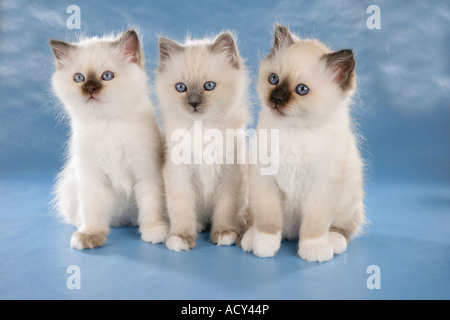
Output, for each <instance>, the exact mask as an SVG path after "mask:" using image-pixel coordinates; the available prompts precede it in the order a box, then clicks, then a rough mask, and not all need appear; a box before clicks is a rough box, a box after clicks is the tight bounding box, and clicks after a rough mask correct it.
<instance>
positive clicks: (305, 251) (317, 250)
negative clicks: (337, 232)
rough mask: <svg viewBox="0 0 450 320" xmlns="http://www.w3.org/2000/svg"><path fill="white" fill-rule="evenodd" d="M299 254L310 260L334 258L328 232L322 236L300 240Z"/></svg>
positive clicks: (321, 260)
mask: <svg viewBox="0 0 450 320" xmlns="http://www.w3.org/2000/svg"><path fill="white" fill-rule="evenodd" d="M298 255H299V256H300V258H302V259H303V260H306V261H308V262H324V261H328V260H331V259H333V246H332V245H331V243H330V241H329V237H328V233H327V234H326V235H324V236H322V237H320V238H313V239H304V240H300V243H299V248H298Z"/></svg>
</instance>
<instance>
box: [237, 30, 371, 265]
mask: <svg viewBox="0 0 450 320" xmlns="http://www.w3.org/2000/svg"><path fill="white" fill-rule="evenodd" d="M355 77H356V76H355V60H354V57H353V53H352V51H351V50H341V51H337V52H332V51H330V50H329V49H328V48H327V47H326V46H325V45H324V44H322V43H321V42H319V41H317V40H299V39H298V38H296V37H295V36H294V35H292V34H291V33H290V31H289V30H288V29H287V28H286V27H284V26H280V25H277V26H276V27H275V37H274V44H273V47H272V50H271V53H270V55H268V56H267V57H266V58H265V59H263V60H262V61H261V65H260V70H259V79H258V93H259V97H260V100H261V101H262V104H263V109H262V111H261V113H260V117H259V123H258V129H268V130H273V129H277V130H279V137H280V141H279V148H280V149H279V153H280V154H279V160H280V166H279V171H278V173H276V174H275V175H272V176H263V175H260V174H259V169H258V165H255V166H251V168H250V169H249V171H250V173H249V175H250V178H249V179H250V200H249V202H250V204H249V206H250V209H249V211H250V218H249V225H250V226H251V227H249V228H248V230H247V232H246V233H245V235H244V237H243V239H242V243H241V245H242V247H243V249H244V250H245V251H253V252H254V253H255V254H256V255H257V256H260V257H271V256H274V255H275V254H276V252H277V251H278V249H279V247H280V242H281V239H282V237H285V238H289V239H296V238H298V239H299V248H298V255H299V256H300V257H301V258H302V259H304V260H307V261H326V260H330V259H332V258H333V254H340V253H342V252H343V251H345V250H346V247H347V242H348V240H349V239H350V238H351V237H352V236H354V235H355V234H356V233H357V231H358V229H359V228H360V226H361V224H362V223H363V220H364V205H363V196H364V191H363V163H362V160H361V157H360V154H359V151H358V142H357V139H356V137H355V134H354V133H353V132H352V123H351V118H350V110H349V106H350V104H351V98H352V96H353V94H354V92H355V90H356V79H355ZM269 152H276V150H269Z"/></svg>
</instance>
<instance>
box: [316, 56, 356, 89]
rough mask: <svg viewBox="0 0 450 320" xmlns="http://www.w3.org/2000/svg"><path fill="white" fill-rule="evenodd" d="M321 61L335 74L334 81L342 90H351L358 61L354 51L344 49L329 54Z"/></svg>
mask: <svg viewBox="0 0 450 320" xmlns="http://www.w3.org/2000/svg"><path fill="white" fill-rule="evenodd" d="M321 59H322V60H324V61H325V63H326V65H327V68H328V69H329V70H331V72H332V73H333V74H334V81H335V82H336V83H337V84H338V85H339V86H340V87H341V88H342V90H347V89H350V88H351V87H352V86H353V80H354V77H355V76H354V75H355V72H354V71H355V65H356V61H355V59H354V56H353V51H352V50H350V49H344V50H341V51H336V52H332V53H327V54H324V55H323V56H322V58H321Z"/></svg>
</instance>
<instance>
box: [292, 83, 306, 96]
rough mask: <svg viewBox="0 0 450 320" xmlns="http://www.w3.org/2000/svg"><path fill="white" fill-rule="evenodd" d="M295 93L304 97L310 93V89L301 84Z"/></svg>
mask: <svg viewBox="0 0 450 320" xmlns="http://www.w3.org/2000/svg"><path fill="white" fill-rule="evenodd" d="M295 91H296V92H297V94H299V95H301V96H304V95H305V94H307V93H308V92H309V88H308V87H307V86H306V85H304V84H299V85H298V86H297V88H295Z"/></svg>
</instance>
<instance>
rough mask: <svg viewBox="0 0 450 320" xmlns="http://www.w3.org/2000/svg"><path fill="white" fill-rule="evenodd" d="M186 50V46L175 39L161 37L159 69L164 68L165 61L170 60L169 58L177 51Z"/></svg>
mask: <svg viewBox="0 0 450 320" xmlns="http://www.w3.org/2000/svg"><path fill="white" fill-rule="evenodd" d="M183 51H184V47H183V46H182V45H180V44H178V43H176V42H175V41H173V40H171V39H169V38H164V37H159V70H162V69H163V67H164V63H165V62H166V61H167V60H169V58H170V57H171V56H172V55H174V54H177V53H181V52H183Z"/></svg>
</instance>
